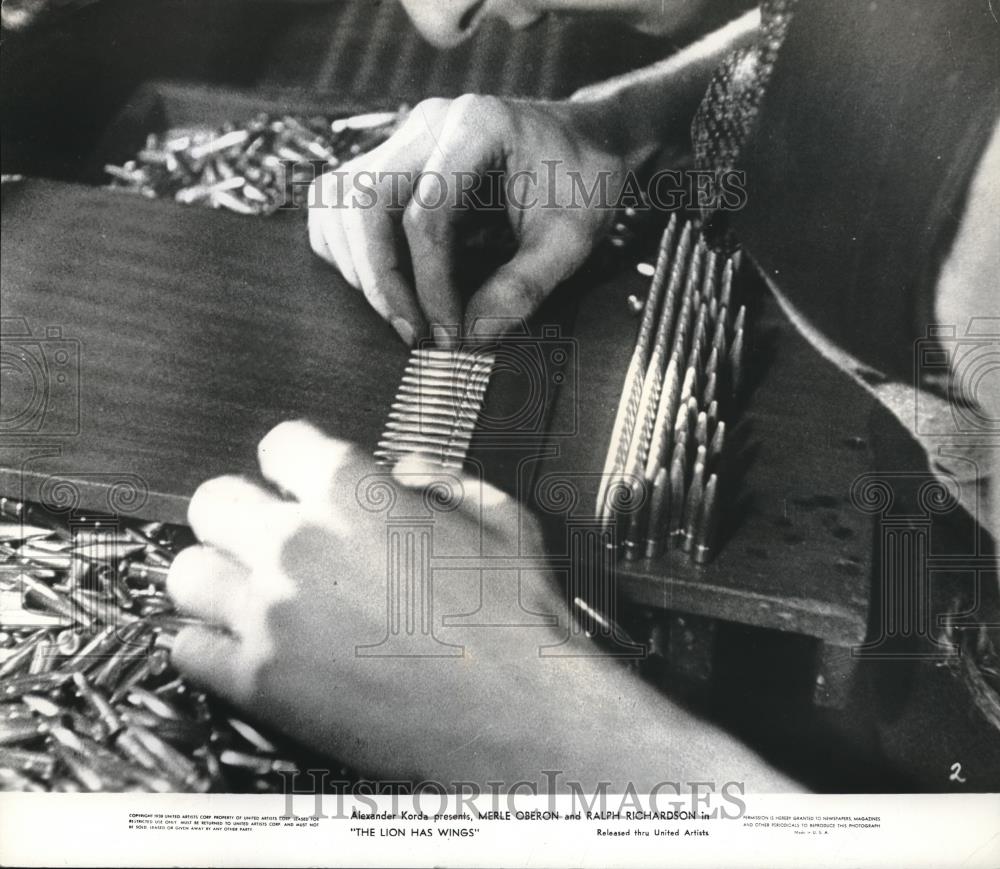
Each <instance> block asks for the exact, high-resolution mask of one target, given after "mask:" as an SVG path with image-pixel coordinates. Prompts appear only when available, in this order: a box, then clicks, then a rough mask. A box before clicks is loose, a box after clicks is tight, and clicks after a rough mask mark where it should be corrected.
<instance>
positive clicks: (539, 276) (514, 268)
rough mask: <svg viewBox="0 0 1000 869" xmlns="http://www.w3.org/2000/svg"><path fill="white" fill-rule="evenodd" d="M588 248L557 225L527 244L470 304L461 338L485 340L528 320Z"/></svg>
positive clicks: (495, 274)
mask: <svg viewBox="0 0 1000 869" xmlns="http://www.w3.org/2000/svg"><path fill="white" fill-rule="evenodd" d="M590 250H591V245H590V244H588V243H587V241H586V240H585V239H584V238H582V237H581V236H580V235H579V233H576V232H567V231H566V227H565V226H556V227H553V228H552V229H550V230H549V231H548V232H543V233H538V234H536V235H535V236H534V237H533V238H532V239H530V240H525V241H524V243H523V244H522V245H521V248H520V250H518V252H517V254H516V255H515V256H514V258H513V259H512V260H510V261H509V262H507V263H504V264H503V265H502V266H500V268H499V269H497V270H496V272H494V273H493V275H491V276H490V278H489V279H488V280H487V281H486V283H485V284H483V286H482V287H480V289H479V290H478V291H477V292H476V293H475V295H473V297H472V298H471V299H469V302H468V304H467V305H466V308H465V334H466V335H468V336H470V337H488V336H491V335H493V336H495V335H497V334H500V333H503V332H508V331H510V330H511V329H512V328H513V327H515V326H516V325H519V324H520V323H522V322H524V321H526V320H527V319H528V318H529V317H531V315H532V314H534V313H535V311H537V310H538V308H539V306H540V305H541V304H542V302H543V301H545V299H546V297H547V296H548V295H549V293H551V292H552V290H553V289H555V287H556V286H557V285H558V284H559V283H560V282H561V281H564V280H565V279H566V278H568V277H569V276H570V275H571V274H573V272H575V271H576V270H577V268H579V266H580V265H581V264H582V263H583V261H584V260H585V259H586V258H587V256H588V255H589V254H590Z"/></svg>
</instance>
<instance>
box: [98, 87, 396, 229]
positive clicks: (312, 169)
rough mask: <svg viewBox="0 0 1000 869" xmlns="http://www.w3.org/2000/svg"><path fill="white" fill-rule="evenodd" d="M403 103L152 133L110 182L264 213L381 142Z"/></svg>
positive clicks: (111, 169)
mask: <svg viewBox="0 0 1000 869" xmlns="http://www.w3.org/2000/svg"><path fill="white" fill-rule="evenodd" d="M405 115H406V109H405V107H403V108H400V110H399V111H396V112H372V113H369V114H364V115H354V116H353V117H348V118H334V119H331V118H327V117H308V118H299V117H293V116H291V115H283V116H281V117H272V116H271V115H268V114H259V115H257V116H256V117H254V118H252V119H251V120H249V121H248V122H246V123H245V124H240V125H234V124H226V125H225V126H222V127H219V128H208V129H206V128H198V129H177V130H169V131H167V132H166V133H164V134H163V135H157V134H155V133H151V134H150V135H149V136H148V137H147V139H146V147H145V148H143V149H142V150H141V151H139V153H138V154H137V155H136V157H135V159H133V160H129V161H128V162H126V163H125V164H124V165H122V166H115V165H107V166H105V167H104V171H105V172H106V173H107V174H108V175H110V176H111V187H112V188H114V189H118V190H125V191H129V192H132V193H137V194H140V195H142V196H146V197H148V198H151V199H157V198H167V199H174V200H175V201H177V202H181V203H184V204H187V205H194V204H197V205H204V206H207V207H209V208H224V209H227V210H228V211H233V212H236V213H237V214H250V215H267V214H272V213H274V212H275V211H277V210H278V209H279V208H282V207H292V206H297V205H301V204H303V203H304V202H305V196H306V193H307V190H308V182H310V181H312V179H313V178H315V177H318V176H319V175H320V174H321V173H322V172H326V171H328V170H330V169H335V168H337V167H338V166H340V165H341V164H342V163H346V162H347V161H348V160H352V159H353V158H355V157H357V156H359V155H360V154H364V153H365V152H367V151H370V150H372V148H375V147H376V146H378V145H380V144H382V142H384V141H385V140H386V139H387V138H389V136H391V135H392V133H394V132H395V131H396V129H397V128H398V126H399V124H400V122H401V121H402V119H403V118H404V117H405Z"/></svg>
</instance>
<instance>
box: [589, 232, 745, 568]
mask: <svg viewBox="0 0 1000 869" xmlns="http://www.w3.org/2000/svg"><path fill="white" fill-rule="evenodd" d="M739 256H740V255H739V253H737V254H735V255H734V256H732V257H723V256H722V255H719V254H717V253H715V252H714V251H712V250H710V249H709V248H708V246H707V245H706V243H705V241H704V239H703V238H702V237H701V235H700V233H699V232H698V231H697V230H696V229H695V227H694V226H693V224H692V223H691V222H690V221H688V222H685V223H684V225H683V227H680V226H679V221H678V218H677V215H676V214H675V215H673V216H672V217H671V219H670V223H669V225H668V226H667V229H666V230H665V232H664V233H663V236H662V238H661V240H660V246H659V252H658V256H657V262H656V265H655V267H654V268H653V269H652V274H651V283H650V288H649V293H648V295H647V297H646V300H645V302H644V303H641V313H642V320H641V323H640V326H639V333H638V337H637V339H636V343H635V349H634V350H633V353H632V357H631V359H630V362H629V366H628V369H627V372H626V375H625V383H624V387H623V390H622V395H621V400H620V403H619V406H618V412H617V415H616V418H615V424H614V428H613V430H612V436H611V443H610V444H609V447H608V454H607V459H606V462H605V466H604V473H603V476H602V484H601V487H600V490H599V493H598V499H597V511H598V514H599V515H600V516H601V518H602V520H603V521H604V522H605V523H606V524H607V525H609V526H610V525H614V526H616V527H618V528H619V530H620V532H622V533H620V534H619V535H618V538H617V539H620V538H621V537H622V536H623V537H624V546H623V549H624V555H625V557H626V558H627V559H630V560H634V559H638V558H648V559H652V558H657V557H659V555H660V554H661V552H662V551H664V550H665V549H666V548H679V549H682V550H683V551H684V552H686V553H688V554H689V555H690V556H691V557H692V558H693V559H694V561H695V562H697V563H699V564H704V563H706V562H708V561H710V560H711V559H712V557H713V556H714V554H715V553H716V551H717V550H718V546H719V540H720V523H721V510H722V507H721V505H720V473H721V471H722V460H723V454H724V450H725V444H726V422H725V420H724V419H723V416H724V415H725V414H726V413H727V412H728V411H729V410H730V409H731V408H732V407H733V406H734V399H735V397H736V396H737V394H738V393H739V389H740V385H741V382H742V379H743V367H744V359H743V354H744V348H745V346H746V337H745V330H746V328H747V323H746V316H747V312H746V306H745V305H743V304H739V302H738V300H737V299H736V297H735V292H734V278H735V277H736V276H737V274H738V271H739ZM637 307H638V305H636V304H634V303H633V304H631V305H630V308H632V310H636V308H637ZM623 490H624V491H626V492H627V493H628V495H629V497H628V498H627V499H625V501H628V502H631V503H632V504H633V505H639V506H638V508H637V509H634V510H632V511H631V512H630V513H629V514H628V515H627V517H626V516H625V515H624V510H623V509H622V503H623V501H622V497H621V491H623Z"/></svg>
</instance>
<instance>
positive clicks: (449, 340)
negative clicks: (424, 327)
mask: <svg viewBox="0 0 1000 869" xmlns="http://www.w3.org/2000/svg"><path fill="white" fill-rule="evenodd" d="M431 334H432V335H433V336H434V343H435V344H437V345H438V347H445V348H448V347H454V346H455V344H457V343H458V330H457V329H456V328H455V327H454V326H433V327H432V328H431Z"/></svg>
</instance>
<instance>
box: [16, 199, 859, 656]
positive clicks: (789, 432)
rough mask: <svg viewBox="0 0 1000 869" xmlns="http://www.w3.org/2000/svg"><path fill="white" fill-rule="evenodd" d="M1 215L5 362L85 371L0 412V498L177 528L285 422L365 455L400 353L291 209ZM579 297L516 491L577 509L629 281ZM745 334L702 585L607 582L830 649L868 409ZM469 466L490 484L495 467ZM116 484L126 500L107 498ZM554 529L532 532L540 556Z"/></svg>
mask: <svg viewBox="0 0 1000 869" xmlns="http://www.w3.org/2000/svg"><path fill="white" fill-rule="evenodd" d="M2 208H3V242H2V252H3V259H2V287H3V290H2V292H3V316H4V318H5V319H6V321H7V322H6V323H5V329H6V327H7V326H9V325H10V324H11V320H10V319H9V318H23V321H24V322H25V323H26V324H27V327H28V328H29V329H30V330H31V333H32V335H33V337H32V338H31V339H26V338H18V337H11V336H9V335H8V336H5V338H4V352H5V353H7V352H8V351H10V350H11V349H16V348H18V347H28V345H30V348H29V349H30V352H31V353H36V354H37V353H39V352H41V353H44V352H50V351H51V352H54V348H56V349H58V348H57V345H56V343H54V342H62V344H59V345H58V347H59V348H62V349H63V350H68V351H71V352H72V351H74V350H75V349H78V351H79V366H78V369H77V371H78V374H79V380H78V383H75V382H70V383H69V385H65V384H63V385H60V386H59V387H58V388H55V387H54V388H53V391H52V393H51V394H50V395H49V397H48V404H47V407H46V411H47V414H46V416H45V417H44V418H43V419H40V420H39V422H38V425H37V426H36V427H35V428H34V429H32V427H31V425H34V423H32V424H31V425H28V424H23V425H13V426H12V425H11V424H10V422H9V420H10V417H11V412H8V409H5V411H4V420H5V422H4V428H3V431H2V433H0V492H3V493H4V494H7V495H9V496H12V497H26V498H28V499H37V498H38V497H39V489H40V487H41V486H43V485H44V484H45V483H46V481H47V480H51V479H52V478H53V477H55V478H65V479H68V480H71V481H72V482H73V484H74V486H75V487H76V489H77V492H78V493H79V497H80V498H81V504H80V507H81V509H87V510H99V511H100V510H107V509H109V505H110V507H118V508H120V509H121V510H122V512H125V513H128V514H129V515H141V516H144V517H146V518H150V519H158V520H162V521H169V522H183V521H184V515H185V507H186V501H187V498H188V497H189V496H190V494H191V493H192V492H193V491H194V489H195V488H196V486H197V485H198V484H199V483H200V482H201V481H202V480H204V479H205V478H207V477H210V476H213V475H216V474H219V473H225V472H234V471H235V472H249V473H252V472H253V469H254V464H255V447H256V443H257V441H258V440H259V439H260V437H261V436H262V435H263V434H264V433H265V432H267V431H268V430H269V429H270V428H271V427H272V426H273V425H274V424H276V423H277V422H279V421H280V420H283V419H288V418H292V417H300V416H301V417H306V418H309V419H311V420H313V421H314V422H316V423H317V424H319V425H320V426H322V427H324V428H325V429H326V430H328V431H330V432H331V433H333V434H336V435H338V436H340V437H344V438H348V439H350V440H353V441H356V442H358V443H360V444H362V445H365V446H366V447H369V448H371V447H373V446H374V444H375V442H376V440H377V438H378V435H379V433H380V431H381V427H382V424H383V421H384V415H385V412H386V410H387V409H388V407H389V404H390V403H391V400H392V398H393V395H394V393H395V391H396V387H397V384H398V381H399V377H400V374H401V372H402V369H403V366H404V363H405V359H406V355H407V354H406V350H405V348H404V347H403V346H402V345H401V344H400V343H399V341H398V340H397V339H396V337H395V334H394V333H393V332H392V330H391V329H390V328H389V327H388V326H386V325H385V324H384V323H383V322H382V321H381V320H380V319H379V318H378V317H377V316H376V315H375V314H374V313H372V311H371V310H370V309H369V308H368V305H367V303H366V302H365V300H364V298H363V296H362V295H361V294H360V293H358V292H357V291H356V290H354V289H352V288H351V287H349V286H347V285H346V284H345V283H344V282H343V280H342V279H341V278H340V277H339V275H338V274H337V273H336V272H335V271H334V270H333V269H331V268H330V267H329V266H327V265H326V264H324V263H322V262H321V261H320V260H319V259H318V258H316V257H314V256H312V255H311V254H310V251H309V248H308V244H307V240H306V234H305V231H304V227H303V225H302V215H301V213H291V214H283V215H279V216H276V217H275V218H271V219H251V218H243V217H238V216H234V215H230V214H226V213H222V212H212V211H207V210H203V209H199V208H185V207H182V206H177V205H174V204H172V203H166V202H162V201H147V200H144V199H142V198H137V197H135V196H131V195H126V194H121V193H115V192H112V191H108V190H103V189H96V188H88V187H83V186H76V185H70V184H62V183H56V182H45V181H33V180H32V181H23V182H17V183H12V184H5V185H4V187H3V206H2ZM578 283H582V284H583V286H584V289H583V290H582V291H578V292H577V293H575V295H574V297H575V298H576V299H578V300H579V306H578V309H577V311H576V317H575V325H573V326H572V327H571V328H570V330H569V334H571V335H572V337H573V338H574V339H575V342H576V347H577V348H578V352H577V354H576V363H575V364H569V365H568V366H567V368H566V371H565V375H566V382H565V383H564V384H563V385H562V386H561V387H560V389H559V390H558V391H557V392H554V393H553V396H552V397H554V398H555V407H554V409H553V412H552V415H551V422H550V424H549V431H550V432H552V433H553V435H552V437H551V438H550V439H549V444H548V446H547V449H546V450H541V451H540V452H547V453H548V454H547V456H546V457H545V458H542V459H539V460H537V462H536V463H535V464H536V467H533V468H532V473H531V479H532V480H537V481H542V480H544V479H546V478H550V479H551V478H552V476H553V475H555V476H559V475H564V476H567V477H571V478H572V477H574V475H575V476H576V477H578V478H581V480H580V482H579V485H580V492H581V498H580V499H579V501H578V503H579V505H581V506H580V509H583V510H586V509H588V508H589V509H592V504H593V496H592V494H590V492H591V490H590V489H589V488H588V487H590V486H591V485H592V481H590V480H587V479H582V478H584V477H587V476H588V475H592V474H593V473H595V472H597V471H599V470H600V468H601V466H602V465H603V461H604V455H605V451H606V448H607V443H608V437H609V434H610V429H611V424H612V419H613V416H614V412H615V407H616V403H617V399H618V395H619V394H620V390H621V382H622V378H623V374H624V370H625V367H626V364H627V359H628V356H629V354H630V352H631V347H632V343H633V340H634V334H635V329H636V326H637V321H636V320H635V318H634V316H633V315H631V314H630V313H629V311H628V307H627V305H626V304H625V298H626V296H627V295H628V294H629V293H632V292H641V291H642V290H643V282H642V280H641V279H640V278H639V277H638V276H636V275H635V274H633V273H625V274H619V275H618V276H617V277H615V278H613V279H611V280H608V281H600V282H595V281H590V282H589V283H588V281H587V280H586V276H584V279H583V280H582V281H578ZM564 307H565V306H564ZM566 313H567V312H566V311H565V310H563V314H566ZM561 319H563V322H560V323H558V324H557V325H558V327H559V328H565V327H566V325H567V323H566V321H565V319H564V318H562V317H561ZM756 322H757V325H756V326H755V330H754V333H753V334H754V336H755V337H754V345H753V346H752V348H751V350H752V354H751V356H752V358H753V359H754V360H755V364H754V367H753V369H752V370H751V374H750V377H751V381H753V382H754V386H753V389H752V393H751V395H750V398H749V401H748V407H747V409H746V412H745V414H744V418H743V422H742V423H741V424H740V426H739V428H738V431H737V433H736V436H735V438H734V440H735V444H736V447H737V456H738V461H737V463H736V466H737V468H738V469H739V473H741V474H742V475H743V479H742V482H741V484H740V487H739V491H740V492H741V495H740V498H739V499H738V500H737V501H736V502H735V503H734V504H733V505H732V506H731V508H730V509H729V511H728V517H727V523H726V529H727V531H726V533H727V535H728V537H729V539H728V541H727V544H726V546H725V548H724V551H723V552H722V554H721V555H720V556H719V557H718V558H717V559H716V560H715V561H714V562H713V563H711V564H710V565H709V566H707V567H704V568H700V567H695V566H693V565H692V564H691V563H690V562H689V561H688V560H687V558H686V557H684V556H681V555H678V554H668V555H667V556H665V557H664V558H662V559H660V560H658V561H656V562H655V563H648V562H642V561H638V562H634V563H631V564H625V565H622V570H621V572H620V576H621V577H622V588H623V590H624V593H625V594H626V595H627V596H629V597H631V598H633V599H634V600H636V601H639V602H641V603H643V604H646V605H650V606H655V607H663V608H669V609H674V610H678V611H681V612H688V613H694V614H699V615H703V616H709V617H713V618H719V619H725V620H729V621H736V622H741V623H746V624H751V625H758V626H762V627H768V628H777V629H781V630H785V631H792V632H797V633H802V634H807V635H810V636H814V637H818V638H821V639H823V640H825V641H827V642H828V643H832V644H834V645H837V646H847V645H850V644H852V643H855V642H859V641H861V640H862V639H863V638H864V634H865V628H866V620H867V609H868V584H869V581H870V566H871V565H870V537H871V531H870V524H869V523H870V517H868V516H865V515H863V514H861V513H860V512H857V511H855V510H854V509H852V507H851V505H850V502H849V492H850V488H851V484H852V482H853V481H854V480H855V478H856V477H857V476H858V475H859V474H862V473H864V472H865V471H867V470H869V469H870V468H871V454H870V450H869V448H868V446H867V443H866V440H865V438H866V434H867V421H868V414H869V410H870V408H871V400H870V399H869V398H868V397H867V396H866V394H865V393H864V392H863V391H862V390H860V389H859V388H858V387H856V386H855V385H854V384H853V383H851V382H850V381H849V380H848V379H847V378H846V377H844V376H843V375H842V374H840V373H839V372H838V371H837V370H836V369H834V368H833V367H832V366H830V365H829V364H828V363H826V362H825V361H824V360H823V359H822V358H821V357H820V356H819V355H818V354H816V353H815V352H814V351H813V350H812V349H811V348H810V347H809V346H808V345H807V344H806V343H805V342H804V341H803V340H802V339H801V338H800V337H799V336H798V335H797V334H796V333H795V332H794V330H793V329H792V327H791V325H790V324H789V323H788V322H787V320H786V319H785V318H784V317H783V315H781V314H780V313H779V311H778V310H777V309H776V307H775V306H774V305H773V303H772V302H770V301H769V300H768V299H766V298H762V299H761V302H760V310H759V311H758V312H757V315H756ZM47 329H58V330H61V331H60V334H59V335H58V336H55V333H53V334H52V335H51V336H49V337H46V330H47ZM6 331H9V329H6ZM45 342H49V343H48V344H47V345H46V346H47V348H48V350H47V351H46V350H44V349H41V345H42V344H45ZM72 361H73V360H72V358H71V359H70V362H71V363H72ZM49 364H50V368H49V370H48V374H49V375H51V374H52V373H53V372H54V371H55V369H54V368H52V367H51V364H52V360H49ZM69 368H70V369H71V368H72V364H71V365H70V366H69ZM68 373H69V374H70V375H71V378H72V377H73V376H76V375H75V373H74V372H73V371H72V370H68ZM47 376H48V375H47ZM6 377H7V374H6V373H5V378H6ZM21 399H24V400H27V399H26V398H25V397H24V396H21V397H20V398H19V397H18V396H17V395H15V396H14V398H13V399H11V398H9V397H8V398H5V399H4V401H5V404H6V403H7V402H8V401H11V400H13V401H15V402H16V401H17V400H21ZM477 449H478V452H477V458H479V459H480V460H482V461H483V463H484V465H485V466H486V468H487V473H488V474H489V475H494V476H495V475H496V474H500V476H503V467H502V466H503V464H504V461H506V460H507V459H509V457H507V459H504V460H501V461H495V460H494V459H495V457H494V459H491V456H490V454H489V447H488V445H486V446H485V447H484V446H483V444H482V443H480V444H479V445H478V447H477ZM121 481H126V483H127V482H128V481H131V484H134V488H135V490H136V493H135V494H129V492H130V491H131V490H130V489H129V485H124V486H118V488H117V490H116V484H117V483H119V482H121ZM112 495H114V498H117V502H115V503H111V502H110V501H109V497H111V496H112ZM566 518H572V517H571V516H558V515H555V514H552V513H550V514H549V516H548V520H547V521H548V524H549V526H550V527H549V530H550V533H551V536H552V538H553V539H554V540H556V541H558V538H559V527H558V526H559V523H560V522H563V521H564V520H565V519H566ZM553 523H555V524H553Z"/></svg>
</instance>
